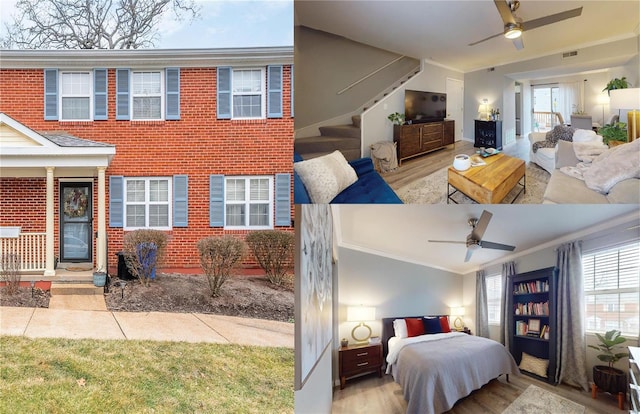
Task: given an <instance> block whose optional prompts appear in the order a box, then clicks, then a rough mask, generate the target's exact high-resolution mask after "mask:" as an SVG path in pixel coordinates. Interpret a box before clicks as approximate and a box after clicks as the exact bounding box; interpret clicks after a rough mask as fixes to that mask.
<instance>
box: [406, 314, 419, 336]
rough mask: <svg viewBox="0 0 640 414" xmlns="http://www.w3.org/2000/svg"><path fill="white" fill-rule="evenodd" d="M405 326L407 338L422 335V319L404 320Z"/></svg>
mask: <svg viewBox="0 0 640 414" xmlns="http://www.w3.org/2000/svg"><path fill="white" fill-rule="evenodd" d="M404 321H405V322H406V324H407V336H408V337H409V338H410V337H412V336H419V335H424V325H423V324H422V318H419V319H418V318H405V320H404Z"/></svg>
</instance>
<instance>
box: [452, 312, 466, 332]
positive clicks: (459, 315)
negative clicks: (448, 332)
mask: <svg viewBox="0 0 640 414" xmlns="http://www.w3.org/2000/svg"><path fill="white" fill-rule="evenodd" d="M451 316H455V317H456V319H455V320H454V321H453V327H454V328H455V329H456V330H457V331H462V330H464V322H463V321H462V317H463V316H464V307H455V308H451Z"/></svg>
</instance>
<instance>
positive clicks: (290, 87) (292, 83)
mask: <svg viewBox="0 0 640 414" xmlns="http://www.w3.org/2000/svg"><path fill="white" fill-rule="evenodd" d="M294 86H295V83H294V82H293V65H291V85H290V86H289V90H290V91H291V93H290V97H289V98H290V99H291V118H293V116H294V115H293V108H294V106H295V105H294V102H293V101H294V97H295V94H294V93H293V91H294Z"/></svg>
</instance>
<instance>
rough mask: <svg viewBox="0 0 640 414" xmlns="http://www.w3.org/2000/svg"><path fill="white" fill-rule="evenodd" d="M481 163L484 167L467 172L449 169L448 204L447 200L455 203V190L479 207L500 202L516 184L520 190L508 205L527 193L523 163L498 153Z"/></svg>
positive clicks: (473, 168)
mask: <svg viewBox="0 0 640 414" xmlns="http://www.w3.org/2000/svg"><path fill="white" fill-rule="evenodd" d="M483 161H484V162H485V163H486V164H487V165H481V166H477V167H471V168H469V169H468V170H466V171H458V170H456V169H455V168H453V167H449V171H448V191H447V204H448V203H449V200H451V201H453V202H454V203H456V201H455V200H453V199H452V198H451V196H452V195H454V194H455V193H457V192H458V191H459V192H461V193H463V194H465V195H466V196H467V197H469V198H470V199H472V200H473V201H475V202H476V203H480V204H498V203H500V202H501V201H502V200H503V199H504V198H505V197H506V196H507V194H509V192H510V191H511V190H512V189H513V188H514V187H515V186H516V185H520V186H521V187H522V188H521V189H520V192H518V194H517V195H516V197H515V198H514V199H513V201H512V202H511V203H513V202H514V201H516V200H517V198H518V197H519V196H520V194H522V192H526V176H525V173H524V172H525V163H524V161H523V160H521V159H519V158H514V157H509V156H508V155H504V154H503V153H500V154H496V155H492V156H490V157H487V158H483ZM521 181H522V182H521ZM451 188H453V190H454V191H453V192H452V191H451Z"/></svg>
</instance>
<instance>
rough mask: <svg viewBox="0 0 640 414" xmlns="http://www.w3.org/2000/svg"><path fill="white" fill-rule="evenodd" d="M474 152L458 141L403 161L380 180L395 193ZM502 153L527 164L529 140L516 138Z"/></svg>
mask: <svg viewBox="0 0 640 414" xmlns="http://www.w3.org/2000/svg"><path fill="white" fill-rule="evenodd" d="M475 152H476V148H474V147H473V142H469V141H458V142H456V143H455V144H454V145H453V146H451V147H445V148H442V149H440V150H437V151H434V152H431V153H429V154H425V155H422V156H419V157H416V158H412V159H409V160H405V161H403V162H402V165H401V166H400V167H399V168H398V169H397V170H395V171H391V172H388V173H384V174H382V178H384V180H385V181H386V182H387V184H389V185H390V186H391V188H392V189H393V190H395V191H397V190H398V189H399V188H400V187H403V186H405V185H407V184H409V183H412V182H413V181H415V180H418V179H420V178H422V177H426V176H427V175H429V174H433V173H434V172H436V171H438V170H439V169H441V168H444V167H447V166H449V165H451V163H452V162H453V157H454V156H456V155H458V154H467V155H471V154H475ZM503 152H504V153H505V154H507V155H510V156H512V157H518V158H521V159H523V160H524V161H525V162H529V139H528V138H517V139H516V142H515V144H511V145H509V146H506V147H504V148H503Z"/></svg>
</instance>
